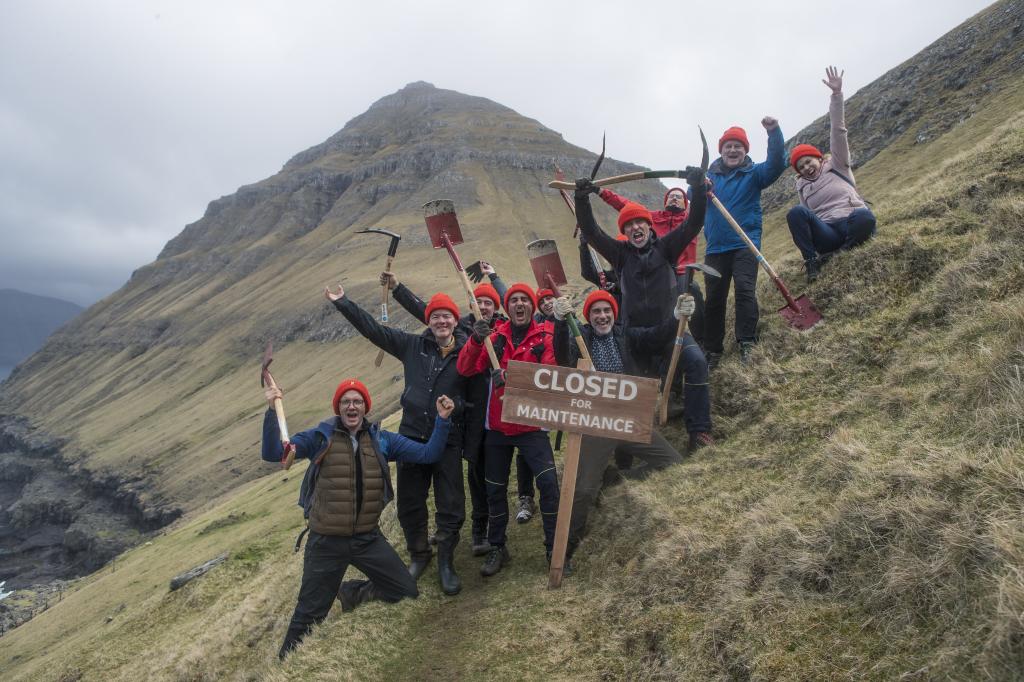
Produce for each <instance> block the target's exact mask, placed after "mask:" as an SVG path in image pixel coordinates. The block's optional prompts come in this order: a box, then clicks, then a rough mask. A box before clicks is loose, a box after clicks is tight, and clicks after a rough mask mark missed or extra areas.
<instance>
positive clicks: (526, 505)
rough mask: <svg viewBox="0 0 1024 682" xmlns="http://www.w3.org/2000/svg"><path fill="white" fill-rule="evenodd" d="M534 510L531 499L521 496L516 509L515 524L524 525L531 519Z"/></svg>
mask: <svg viewBox="0 0 1024 682" xmlns="http://www.w3.org/2000/svg"><path fill="white" fill-rule="evenodd" d="M536 510H537V507H536V505H535V504H534V503H533V498H532V497H527V496H526V495H523V496H522V497H520V498H519V506H518V507H516V523H526V522H527V521H529V520H530V519H532V518H533V513H534V512H535V511H536Z"/></svg>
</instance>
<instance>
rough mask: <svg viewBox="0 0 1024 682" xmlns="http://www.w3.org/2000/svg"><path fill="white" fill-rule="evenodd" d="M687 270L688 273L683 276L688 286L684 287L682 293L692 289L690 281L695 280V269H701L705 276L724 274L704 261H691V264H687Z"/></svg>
mask: <svg viewBox="0 0 1024 682" xmlns="http://www.w3.org/2000/svg"><path fill="white" fill-rule="evenodd" d="M685 270H686V274H685V275H684V276H683V282H684V283H685V284H686V287H685V288H684V290H683V291H680V292H679V293H681V294H685V293H687V291H688V290H689V289H690V282H692V281H693V273H694V272H695V271H697V270H700V271H701V272H703V273H704V274H705V276H707V275H710V276H711V277H721V276H722V273H720V272H719V271H718V270H715V269H714V268H713V267H711V266H710V265H705V264H704V263H690V264H688V265H687V266H686V268H685Z"/></svg>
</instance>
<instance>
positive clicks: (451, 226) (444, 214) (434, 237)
mask: <svg viewBox="0 0 1024 682" xmlns="http://www.w3.org/2000/svg"><path fill="white" fill-rule="evenodd" d="M423 217H424V219H425V220H426V222H427V232H428V233H429V234H430V244H431V245H432V246H433V247H434V248H435V249H443V248H445V246H444V240H443V239H442V238H441V235H443V234H447V235H448V240H449V241H450V242H451V243H452V246H455V245H456V244H461V243H462V230H460V229H459V219H458V218H457V217H456V216H455V204H453V203H452V202H451V201H449V200H448V199H435V200H434V201H428V202H427V203H425V204H423Z"/></svg>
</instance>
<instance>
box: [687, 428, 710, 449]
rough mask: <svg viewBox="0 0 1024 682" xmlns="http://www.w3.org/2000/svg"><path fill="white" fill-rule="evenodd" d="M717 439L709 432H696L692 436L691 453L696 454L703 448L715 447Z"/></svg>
mask: <svg viewBox="0 0 1024 682" xmlns="http://www.w3.org/2000/svg"><path fill="white" fill-rule="evenodd" d="M714 444H715V439H714V438H712V437H711V434H710V433H708V432H707V431H694V432H693V433H691V434H690V452H696V451H697V450H700V449H701V448H706V447H708V446H709V445H714Z"/></svg>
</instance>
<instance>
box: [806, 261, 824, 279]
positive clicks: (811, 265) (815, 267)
mask: <svg viewBox="0 0 1024 682" xmlns="http://www.w3.org/2000/svg"><path fill="white" fill-rule="evenodd" d="M804 270H806V271H807V283H808V284H811V283H812V282H814V281H815V280H816V279H818V275H819V274H820V273H821V266H820V264H819V262H818V257H817V256H815V257H814V258H808V259H806V260H805V261H804Z"/></svg>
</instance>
